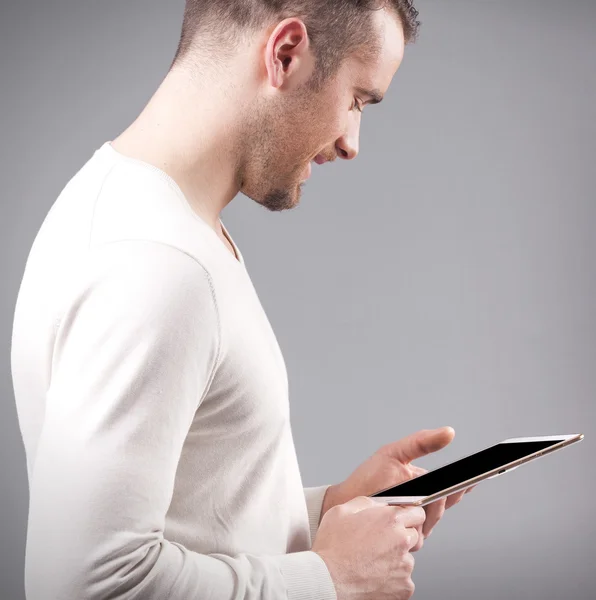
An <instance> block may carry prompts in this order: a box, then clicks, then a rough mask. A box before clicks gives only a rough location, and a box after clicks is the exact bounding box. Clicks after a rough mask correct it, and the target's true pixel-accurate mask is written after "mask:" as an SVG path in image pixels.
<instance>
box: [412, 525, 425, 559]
mask: <svg viewBox="0 0 596 600" xmlns="http://www.w3.org/2000/svg"><path fill="white" fill-rule="evenodd" d="M415 529H416V531H417V532H418V541H417V542H416V545H415V546H412V548H410V552H418V550H420V548H422V546H424V534H423V533H422V526H421V525H419V526H418V527H416V528H415Z"/></svg>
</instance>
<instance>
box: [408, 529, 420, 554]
mask: <svg viewBox="0 0 596 600" xmlns="http://www.w3.org/2000/svg"><path fill="white" fill-rule="evenodd" d="M406 532H407V534H408V536H407V540H408V550H409V551H411V550H412V548H414V547H415V546H416V544H417V543H418V539H419V538H420V537H422V536H420V534H419V533H418V529H416V527H406Z"/></svg>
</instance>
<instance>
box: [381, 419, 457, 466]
mask: <svg viewBox="0 0 596 600" xmlns="http://www.w3.org/2000/svg"><path fill="white" fill-rule="evenodd" d="M454 437H455V431H454V429H453V428H452V427H440V428H439V429H422V430H421V431H417V432H416V433H412V434H411V435H408V436H407V437H405V438H403V439H401V440H399V441H397V442H393V443H392V444H386V445H385V446H383V448H381V449H380V452H381V453H382V454H387V455H389V456H392V457H393V458H397V459H398V460H400V461H402V462H405V463H409V462H411V461H412V460H415V459H416V458H420V457H422V456H426V455H427V454H430V453H431V452H436V451H437V450H440V449H441V448H444V447H445V446H447V444H449V443H451V440H453V438H454Z"/></svg>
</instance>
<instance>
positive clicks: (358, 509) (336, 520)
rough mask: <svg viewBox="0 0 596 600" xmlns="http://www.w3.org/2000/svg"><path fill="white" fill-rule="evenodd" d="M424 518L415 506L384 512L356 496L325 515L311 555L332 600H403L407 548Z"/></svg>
mask: <svg viewBox="0 0 596 600" xmlns="http://www.w3.org/2000/svg"><path fill="white" fill-rule="evenodd" d="M425 518H426V512H425V510H424V509H423V508H422V507H420V506H386V505H379V504H378V503H377V502H375V501H374V500H372V499H371V498H368V497H366V496H358V497H357V498H354V499H352V500H350V501H349V502H346V503H344V504H338V505H337V506H334V507H333V508H331V509H329V510H328V511H327V512H326V513H325V515H324V516H323V519H322V520H321V523H320V525H319V529H318V531H317V535H316V538H315V541H314V543H313V545H312V550H313V551H314V552H316V553H317V554H319V556H320V557H321V558H322V559H323V560H324V561H325V564H326V565H327V568H328V569H329V573H330V574H331V578H332V580H333V583H334V584H335V590H336V593H337V600H408V599H409V598H411V596H412V594H413V593H414V587H415V586H414V582H413V581H412V571H413V569H414V557H413V556H412V554H411V553H410V550H411V548H413V547H414V546H416V543H417V542H418V536H419V531H421V530H422V528H421V525H422V524H423V523H424V520H425Z"/></svg>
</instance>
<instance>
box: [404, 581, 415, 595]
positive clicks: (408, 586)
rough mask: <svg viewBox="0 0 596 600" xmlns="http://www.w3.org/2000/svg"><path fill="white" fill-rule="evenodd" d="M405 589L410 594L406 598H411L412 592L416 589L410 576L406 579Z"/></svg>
mask: <svg viewBox="0 0 596 600" xmlns="http://www.w3.org/2000/svg"><path fill="white" fill-rule="evenodd" d="M406 589H407V591H408V593H409V594H410V595H409V596H408V598H411V597H412V596H413V595H414V592H415V590H416V585H415V584H414V582H413V581H412V578H411V577H409V578H408V579H407V581H406Z"/></svg>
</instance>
